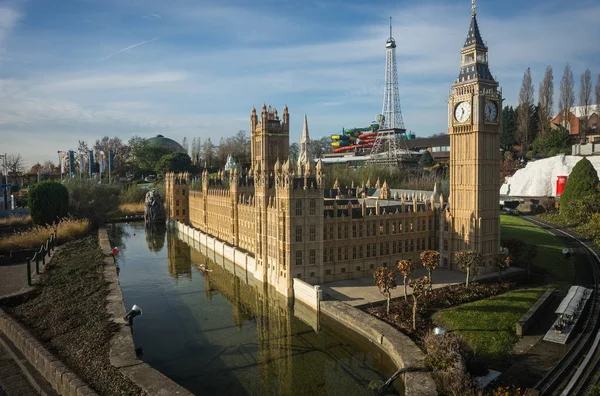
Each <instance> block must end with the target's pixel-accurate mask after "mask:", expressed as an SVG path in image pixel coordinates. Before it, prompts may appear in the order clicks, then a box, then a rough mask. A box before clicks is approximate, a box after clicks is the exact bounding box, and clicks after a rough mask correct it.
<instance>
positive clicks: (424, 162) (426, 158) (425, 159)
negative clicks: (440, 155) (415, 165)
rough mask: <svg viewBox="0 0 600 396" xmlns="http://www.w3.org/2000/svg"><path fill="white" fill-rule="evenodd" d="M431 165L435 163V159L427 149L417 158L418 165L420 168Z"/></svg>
mask: <svg viewBox="0 0 600 396" xmlns="http://www.w3.org/2000/svg"><path fill="white" fill-rule="evenodd" d="M433 165H435V160H434V159H433V156H432V155H431V152H429V150H425V152H424V153H423V154H422V155H421V158H420V159H419V166H420V167H421V168H429V167H431V166H433Z"/></svg>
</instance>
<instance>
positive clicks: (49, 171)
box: [39, 161, 58, 177]
mask: <svg viewBox="0 0 600 396" xmlns="http://www.w3.org/2000/svg"><path fill="white" fill-rule="evenodd" d="M39 170H40V173H41V174H42V175H43V176H46V177H48V176H51V175H53V174H55V173H56V172H58V167H57V166H56V165H54V162H52V161H46V162H44V165H41V166H40V169H39Z"/></svg>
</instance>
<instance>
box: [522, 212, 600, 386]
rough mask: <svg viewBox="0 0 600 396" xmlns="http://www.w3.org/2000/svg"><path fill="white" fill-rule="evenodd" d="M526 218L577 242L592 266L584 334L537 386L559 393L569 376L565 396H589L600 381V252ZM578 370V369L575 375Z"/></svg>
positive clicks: (582, 329) (553, 229)
mask: <svg viewBox="0 0 600 396" xmlns="http://www.w3.org/2000/svg"><path fill="white" fill-rule="evenodd" d="M524 219H526V220H527V221H529V222H531V223H533V224H536V225H538V226H540V227H542V228H544V229H546V230H548V231H550V232H551V233H552V234H554V235H556V236H566V237H568V238H570V239H571V240H573V241H575V242H576V243H577V245H578V246H579V247H580V248H581V249H582V252H583V253H585V255H586V256H587V257H588V260H589V261H590V264H592V265H591V267H592V271H593V281H594V285H593V288H592V290H593V296H592V298H591V301H590V303H591V307H590V309H589V310H588V311H587V312H588V314H587V315H586V317H585V318H581V319H583V325H582V328H581V331H580V332H579V333H578V334H577V336H576V338H575V339H574V340H572V341H571V346H570V347H569V349H568V350H567V353H566V354H565V356H563V358H562V359H561V360H560V361H559V362H558V363H557V364H556V365H555V366H554V367H553V368H552V370H550V371H549V372H548V373H547V374H546V376H545V377H544V378H542V379H541V380H540V381H539V382H538V383H537V384H536V385H535V387H534V388H535V389H536V390H538V391H539V392H540V395H548V394H556V391H557V390H558V388H559V387H560V386H561V385H562V384H564V382H565V379H566V377H567V375H571V378H570V380H569V382H568V383H567V385H566V387H565V388H564V390H563V392H562V395H579V394H582V395H586V394H587V393H586V392H588V390H589V389H591V387H593V386H594V385H595V384H596V383H597V381H598V379H600V370H599V369H600V351H599V350H598V345H599V343H600V331H599V326H600V322H599V320H598V318H599V316H600V293H599V291H600V290H599V288H600V252H599V251H598V249H597V248H596V247H595V246H594V245H593V244H592V243H589V242H587V241H583V240H581V239H580V238H579V237H578V236H577V235H575V234H574V233H572V232H570V231H568V230H564V229H562V228H558V227H554V226H552V225H550V224H547V223H545V222H542V221H539V220H537V219H532V218H527V217H524ZM581 319H580V320H581ZM584 355H585V357H584ZM582 358H583V359H582ZM575 368H577V370H576V371H575V372H573V370H574V369H575ZM581 392H583V393H581Z"/></svg>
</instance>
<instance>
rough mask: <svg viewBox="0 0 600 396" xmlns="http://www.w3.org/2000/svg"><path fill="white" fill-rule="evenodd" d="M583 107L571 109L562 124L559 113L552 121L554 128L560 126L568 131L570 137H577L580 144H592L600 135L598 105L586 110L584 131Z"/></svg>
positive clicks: (599, 109)
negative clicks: (587, 116) (586, 118)
mask: <svg viewBox="0 0 600 396" xmlns="http://www.w3.org/2000/svg"><path fill="white" fill-rule="evenodd" d="M584 111H585V109H584V107H583V106H575V107H571V109H570V111H569V115H568V120H567V121H566V122H563V114H562V113H559V114H557V115H556V116H555V117H554V118H553V119H552V124H553V126H554V127H555V128H558V127H560V126H562V127H563V128H566V129H567V130H568V131H569V134H570V135H571V136H574V137H576V136H579V137H580V138H581V140H582V143H593V140H594V139H596V140H597V138H598V135H600V105H597V104H596V105H591V106H590V107H589V109H588V114H589V120H588V128H587V130H586V128H585V125H584V122H585V120H584Z"/></svg>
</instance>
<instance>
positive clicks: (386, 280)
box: [373, 267, 396, 315]
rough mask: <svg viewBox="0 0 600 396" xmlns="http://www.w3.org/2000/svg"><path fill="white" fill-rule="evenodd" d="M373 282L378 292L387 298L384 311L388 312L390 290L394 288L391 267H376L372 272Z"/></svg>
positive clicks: (394, 278) (394, 274) (393, 275)
mask: <svg viewBox="0 0 600 396" xmlns="http://www.w3.org/2000/svg"><path fill="white" fill-rule="evenodd" d="M373 277H374V278H375V284H376V285H377V288H379V292H380V293H381V294H383V296H384V297H385V298H386V300H387V305H386V312H387V314H388V315H389V314H390V300H391V299H392V290H393V289H395V288H396V273H395V272H394V270H392V269H391V268H387V267H378V268H377V269H376V270H375V272H374V273H373Z"/></svg>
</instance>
